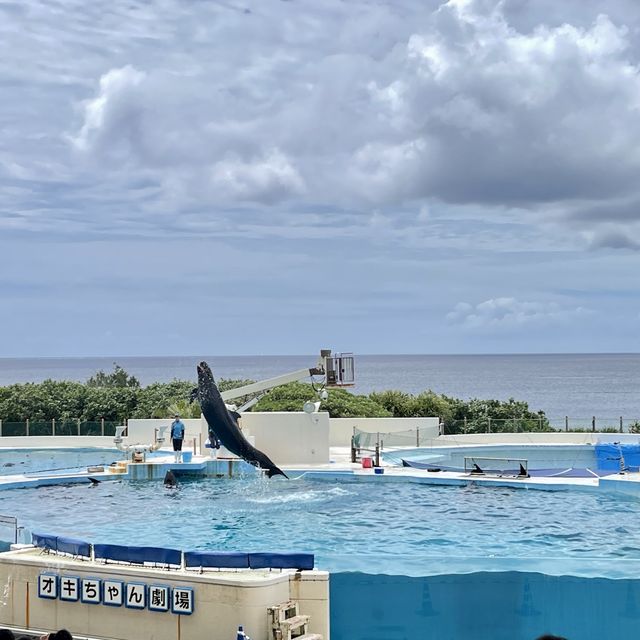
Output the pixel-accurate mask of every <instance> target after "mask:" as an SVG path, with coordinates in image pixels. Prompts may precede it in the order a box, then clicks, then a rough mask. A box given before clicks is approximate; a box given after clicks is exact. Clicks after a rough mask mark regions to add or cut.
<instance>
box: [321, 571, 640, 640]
mask: <svg viewBox="0 0 640 640" xmlns="http://www.w3.org/2000/svg"><path fill="white" fill-rule="evenodd" d="M330 594H331V638H332V640H359V639H362V640H365V639H366V640H409V639H411V640H414V639H424V640H469V639H470V638H473V640H535V638H537V637H538V636H540V635H542V634H544V633H553V634H556V635H560V636H563V637H565V638H567V639H568V640H603V639H605V638H617V637H635V636H636V635H637V630H638V627H639V625H640V580H628V579H621V580H612V579H607V578H579V577H571V576H548V575H545V574H542V573H525V572H513V571H509V572H479V573H470V574H452V575H446V574H443V575H436V576H429V577H421V578H418V577H416V578H412V577H407V576H402V575H372V574H367V573H355V572H354V573H333V574H331V577H330Z"/></svg>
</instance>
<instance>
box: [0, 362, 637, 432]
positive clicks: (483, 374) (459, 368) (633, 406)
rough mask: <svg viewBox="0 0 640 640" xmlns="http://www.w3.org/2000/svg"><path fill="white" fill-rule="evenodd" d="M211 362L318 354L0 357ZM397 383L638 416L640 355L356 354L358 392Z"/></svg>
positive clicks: (292, 365) (30, 366) (27, 376)
mask: <svg viewBox="0 0 640 640" xmlns="http://www.w3.org/2000/svg"><path fill="white" fill-rule="evenodd" d="M200 360H206V361H208V362H209V363H210V364H211V366H212V368H213V371H214V374H215V375H216V376H218V377H223V378H234V379H251V380H264V379H267V378H272V377H274V376H278V375H281V374H284V373H288V372H290V371H295V370H298V369H304V368H309V367H311V366H313V365H314V364H315V363H316V361H317V356H314V355H285V356H283V355H245V356H213V355H200V356H111V357H104V356H101V357H93V356H87V357H45V358H0V386H6V385H10V384H15V383H24V382H41V381H43V380H46V379H54V380H72V381H85V380H87V378H89V377H90V376H91V375H93V374H94V373H95V372H96V371H98V370H100V369H102V370H104V371H109V370H111V369H112V368H113V365H114V363H117V364H118V365H120V366H121V367H123V368H124V369H126V371H127V372H128V373H130V374H132V375H134V376H136V378H138V380H139V381H140V383H141V384H143V385H147V384H151V383H153V382H168V381H170V380H173V379H180V380H193V381H194V383H195V380H196V373H195V366H196V363H197V362H199V361H200ZM387 389H397V390H400V391H404V392H407V393H414V394H415V393H420V392H422V391H425V390H428V389H431V390H432V391H434V392H436V393H442V394H445V395H448V396H452V397H456V398H462V399H469V398H483V399H490V398H491V399H498V400H507V399H509V398H515V399H516V400H524V401H526V402H528V403H529V406H530V408H531V409H533V410H535V411H538V410H542V411H544V412H545V413H546V414H547V416H549V417H550V418H552V419H554V420H555V421H558V420H560V419H561V418H563V417H564V416H569V417H570V418H572V419H575V420H578V419H579V420H582V421H587V420H590V418H591V417H592V416H596V417H597V418H598V419H608V420H613V419H615V418H618V417H620V416H621V417H623V418H624V419H625V420H630V419H636V418H640V354H637V353H591V354H589V353H562V354H559V353H555V354H554V353H549V354H450V355H434V354H430V355H428V354H366V355H358V354H356V385H355V386H354V387H353V388H352V389H351V390H352V391H353V393H360V394H366V393H370V392H371V391H383V390H387Z"/></svg>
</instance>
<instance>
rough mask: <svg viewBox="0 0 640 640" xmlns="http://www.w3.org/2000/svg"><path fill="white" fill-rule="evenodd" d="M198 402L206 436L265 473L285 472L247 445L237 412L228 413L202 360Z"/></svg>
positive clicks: (276, 473) (272, 474)
mask: <svg viewBox="0 0 640 640" xmlns="http://www.w3.org/2000/svg"><path fill="white" fill-rule="evenodd" d="M195 397H197V399H198V401H199V402H200V408H201V409H202V413H203V415H204V417H205V419H206V421H207V424H208V425H209V439H210V440H211V442H212V443H213V442H214V441H215V440H219V441H220V442H221V443H222V445H223V446H224V447H226V448H227V449H228V450H229V451H231V453H234V454H235V455H237V456H239V457H240V458H242V459H243V460H246V461H247V462H248V463H249V464H252V465H253V466H254V467H260V469H266V470H267V476H268V477H269V478H271V477H272V476H277V475H282V476H284V477H285V478H287V477H288V476H287V475H286V473H284V471H282V469H279V468H278V467H277V466H276V465H275V464H274V462H273V461H272V460H271V459H270V458H269V456H267V455H266V454H264V453H262V451H259V450H258V449H256V448H255V447H254V446H253V445H251V444H250V443H249V442H248V441H247V439H246V438H245V437H244V436H243V435H242V431H240V427H239V426H238V421H237V420H238V417H239V414H237V413H235V412H234V413H231V412H230V411H229V410H228V409H227V406H226V405H225V403H224V400H223V399H222V396H221V395H220V391H219V390H218V385H216V381H215V380H214V379H213V373H211V369H210V367H209V365H208V364H207V363H206V362H201V363H200V364H199V365H198V389H197V393H195V392H194V398H195Z"/></svg>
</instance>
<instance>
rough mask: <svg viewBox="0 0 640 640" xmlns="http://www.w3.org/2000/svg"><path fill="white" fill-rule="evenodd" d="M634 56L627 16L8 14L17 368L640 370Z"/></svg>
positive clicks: (95, 8) (504, 8)
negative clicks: (543, 355) (402, 362)
mask: <svg viewBox="0 0 640 640" xmlns="http://www.w3.org/2000/svg"><path fill="white" fill-rule="evenodd" d="M605 10H606V13H603V11H605ZM639 36H640V5H639V4H638V2H637V0H609V2H607V3H606V4H604V3H602V2H599V1H596V0H563V1H562V2H557V0H535V1H534V0H528V1H527V0H501V1H499V0H449V2H445V3H441V2H438V1H437V0H388V1H387V0H321V1H318V0H259V1H251V0H247V1H246V2H243V1H241V0H110V1H109V2H86V0H16V1H15V2H11V1H7V0H0V69H1V71H0V90H1V95H2V100H1V102H0V251H1V255H2V261H1V271H0V314H1V317H2V328H3V330H2V332H1V333H0V356H64V355H69V356H75V355H109V356H110V355H164V354H167V355H179V354H185V355H186V354H198V353H217V354H254V353H280V354H285V353H315V352H316V351H317V350H318V349H319V348H320V347H325V346H328V347H332V348H334V349H337V350H353V351H356V352H357V353H492V352H575V351H587V352H597V351H625V352H629V351H640V340H639V338H638V335H639V334H640V273H639V272H640V269H639V268H638V267H639V264H640V44H639V43H640V37H639Z"/></svg>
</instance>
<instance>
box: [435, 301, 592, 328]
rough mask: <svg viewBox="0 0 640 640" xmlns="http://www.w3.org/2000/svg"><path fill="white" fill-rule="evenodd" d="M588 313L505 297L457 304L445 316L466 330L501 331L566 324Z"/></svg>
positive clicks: (583, 309)
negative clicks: (495, 329)
mask: <svg viewBox="0 0 640 640" xmlns="http://www.w3.org/2000/svg"><path fill="white" fill-rule="evenodd" d="M589 313H590V311H589V310H587V309H585V308H583V307H574V308H570V307H563V306H561V305H560V304H558V303H557V302H529V301H524V300H518V299H516V298H506V297H505V298H490V299H489V300H484V301H483V302H480V303H478V304H476V305H471V304H469V303H468V302H459V303H458V304H457V305H456V306H455V308H454V309H453V310H452V311H450V312H449V313H448V314H447V320H448V321H449V322H451V323H453V324H457V325H461V326H463V327H465V328H467V329H493V328H499V329H505V328H517V327H522V326H525V325H540V324H550V323H558V322H566V321H568V320H570V319H571V318H577V317H580V316H585V315H588V314H589Z"/></svg>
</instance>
